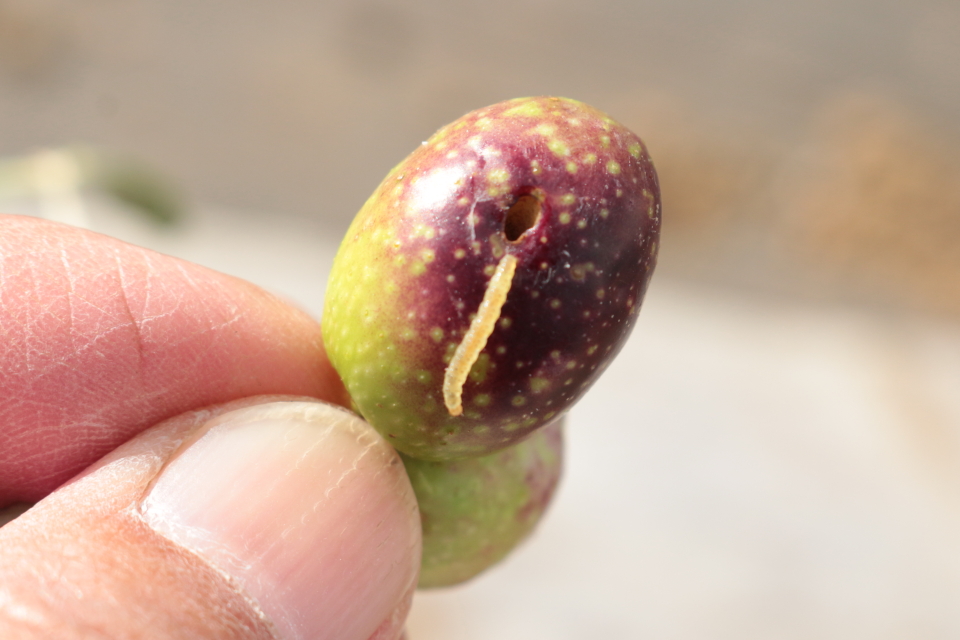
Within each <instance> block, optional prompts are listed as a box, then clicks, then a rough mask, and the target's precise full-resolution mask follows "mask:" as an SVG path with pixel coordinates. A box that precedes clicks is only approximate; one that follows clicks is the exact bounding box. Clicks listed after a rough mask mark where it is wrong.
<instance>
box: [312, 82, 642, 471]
mask: <svg viewBox="0 0 960 640" xmlns="http://www.w3.org/2000/svg"><path fill="white" fill-rule="evenodd" d="M659 230H660V189H659V184H658V181H657V175H656V172H655V170H654V168H653V164H652V162H651V160H650V156H649V154H648V153H647V149H646V147H645V145H644V144H643V142H642V141H641V140H640V139H639V138H638V137H637V136H636V135H635V134H633V133H632V132H630V131H629V130H627V129H626V128H625V127H623V126H622V125H620V124H618V123H617V122H615V121H614V120H612V119H611V118H609V117H608V116H606V115H605V114H603V113H601V112H600V111H597V110H596V109H594V108H592V107H589V106H587V105H585V104H583V103H581V102H577V101H575V100H569V99H565V98H555V97H536V98H520V99H516V100H510V101H507V102H503V103H499V104H496V105H493V106H490V107H487V108H484V109H480V110H477V111H474V112H472V113H469V114H467V115H465V116H463V117H462V118H460V119H459V120H457V121H455V122H453V123H451V124H450V125H447V126H445V127H443V128H442V129H440V130H439V131H437V133H435V134H434V135H433V136H432V137H431V138H430V139H429V140H427V141H426V142H424V143H423V144H422V145H421V146H420V147H419V148H418V149H416V150H415V151H414V152H413V153H412V154H411V155H410V156H408V157H407V158H406V159H405V160H404V161H403V162H401V163H400V164H399V165H397V166H396V167H395V168H394V169H393V170H391V171H390V173H389V174H388V175H387V177H386V178H385V179H384V180H383V182H382V183H381V184H380V186H379V187H377V189H376V191H374V193H373V195H372V196H371V197H370V198H369V199H368V200H367V202H366V204H364V205H363V207H362V209H361V210H360V212H359V213H358V214H357V216H356V218H355V219H354V221H353V223H352V225H351V226H350V229H349V231H348V232H347V235H346V237H345V238H344V240H343V242H342V244H341V246H340V250H339V252H338V254H337V257H336V259H335V261H334V265H333V269H332V272H331V275H330V280H329V283H328V288H327V294H326V304H325V308H324V313H323V318H322V325H323V338H324V342H325V345H326V347H327V350H328V353H329V355H330V359H331V362H332V363H333V365H334V366H335V368H336V369H337V371H338V372H339V374H340V376H341V377H342V379H343V382H344V384H345V385H346V388H347V390H348V392H349V393H350V396H351V398H352V401H353V403H354V408H355V409H356V410H357V411H358V412H359V413H360V414H361V415H362V416H363V417H364V418H365V419H366V420H368V421H369V422H370V423H371V424H372V425H373V426H374V427H375V428H376V429H377V430H379V431H380V432H381V433H382V434H383V435H384V436H385V437H386V438H387V439H388V441H389V442H390V443H391V444H393V445H394V446H395V447H396V448H397V449H398V450H399V451H401V452H402V453H404V454H407V455H409V456H413V457H416V458H421V459H425V460H452V459H457V458H464V457H471V456H481V455H486V454H489V453H491V452H493V451H496V450H498V449H501V448H504V447H507V446H509V445H510V444H512V443H515V442H518V441H520V440H522V439H523V438H525V437H526V436H527V435H529V434H530V433H532V432H533V431H534V430H536V429H538V428H539V427H542V426H543V425H545V424H547V423H549V422H551V421H552V420H554V419H555V418H557V417H559V416H561V415H562V414H563V413H564V412H565V411H566V410H567V409H568V408H569V407H570V406H571V405H572V404H573V403H574V402H576V400H577V399H578V398H580V397H581V396H582V395H583V393H584V392H585V391H586V390H587V389H588V388H589V387H590V385H591V384H593V382H594V381H595V380H596V379H597V377H598V376H599V375H600V373H601V372H602V371H603V370H604V369H605V368H606V366H607V365H608V364H609V362H610V361H611V359H612V358H613V357H614V355H615V354H616V353H617V352H618V351H619V350H620V349H621V347H622V346H623V343H624V342H625V340H626V338H627V336H628V335H629V333H630V331H631V329H632V328H633V326H634V324H635V322H636V319H637V314H638V312H639V310H640V303H641V301H642V299H643V296H644V293H645V292H646V290H647V286H648V283H649V281H650V277H651V275H652V272H653V269H654V265H655V262H656V255H657V248H658V241H659V232H660V231H659ZM508 260H509V261H512V263H511V264H512V265H514V267H513V268H514V270H513V271H512V272H510V273H509V274H508V275H504V272H503V265H504V264H505V263H506V262H507V261H508ZM495 274H499V275H495ZM501 276H503V280H504V281H505V283H506V284H505V285H504V284H503V283H502V282H501V283H500V285H498V286H499V287H501V288H502V287H506V290H505V301H504V302H503V303H502V306H501V307H498V308H495V309H494V311H493V312H492V315H491V316H490V317H489V318H487V315H488V314H487V313H480V316H481V318H487V319H488V320H490V323H492V324H491V325H490V327H488V329H489V330H490V331H491V332H490V333H489V336H488V337H487V338H486V340H485V341H484V340H480V341H479V343H478V344H479V347H478V349H479V351H478V352H477V353H473V358H468V359H467V360H466V365H465V368H464V370H463V374H464V375H463V377H464V378H465V380H464V381H463V384H462V388H460V389H459V390H457V393H458V395H457V399H458V400H459V401H460V402H461V406H462V409H460V411H461V413H459V415H457V414H455V412H454V410H453V409H452V408H451V405H450V404H449V401H448V400H447V395H448V394H447V391H448V385H447V381H448V378H450V372H449V371H448V365H450V363H451V360H452V359H455V357H457V354H458V350H459V349H462V347H461V343H466V342H467V340H466V339H465V336H467V335H468V334H469V333H470V332H471V325H472V322H473V321H474V318H475V317H476V315H477V314H478V312H480V310H481V303H482V302H484V300H485V296H486V295H487V294H488V288H489V289H494V288H496V287H495V286H494V285H493V284H491V283H492V281H494V280H495V279H496V278H499V277H501ZM501 293H502V291H501ZM481 347H482V348H481ZM467 370H468V371H469V374H467Z"/></svg>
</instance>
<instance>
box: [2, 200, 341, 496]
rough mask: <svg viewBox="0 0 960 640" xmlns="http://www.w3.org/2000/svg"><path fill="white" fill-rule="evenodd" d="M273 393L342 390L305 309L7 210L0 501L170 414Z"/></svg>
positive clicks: (52, 481)
mask: <svg viewBox="0 0 960 640" xmlns="http://www.w3.org/2000/svg"><path fill="white" fill-rule="evenodd" d="M270 393H282V394H294V395H308V396H312V397H317V398H322V399H327V400H330V401H333V402H338V403H343V402H345V392H344V391H343V387H342V385H341V384H340V382H339V379H338V378H337V376H336V373H335V372H334V371H333V368H332V367H331V366H330V364H329V361H328V360H327V358H326V354H325V352H324V350H323V346H322V344H321V340H320V331H319V326H318V324H317V323H316V322H315V321H314V320H312V319H310V318H309V317H308V316H307V315H306V314H304V313H302V312H300V311H299V310H297V309H294V308H292V307H290V306H289V305H286V304H284V303H282V302H280V301H279V300H277V299H276V298H274V297H273V296H271V295H270V294H268V293H266V292H264V291H262V290H261V289H259V288H257V287H255V286H254V285H251V284H249V283H246V282H243V281H241V280H238V279H236V278H232V277H230V276H226V275H223V274H220V273H216V272H214V271H211V270H209V269H205V268H203V267H199V266H197V265H193V264H190V263H187V262H184V261H182V260H177V259H175V258H171V257H169V256H164V255H160V254H157V253H154V252H151V251H147V250H145V249H141V248H138V247H134V246H131V245H128V244H125V243H123V242H120V241H118V240H114V239H112V238H108V237H105V236H101V235H98V234H94V233H91V232H87V231H83V230H80V229H75V228H72V227H67V226H63V225H57V224H54V223H50V222H45V221H42V220H37V219H34V218H22V217H15V216H0V507H2V506H3V505H4V504H8V503H11V502H15V501H18V500H19V501H35V500H37V499H39V498H40V497H42V496H43V495H45V494H46V493H48V492H50V491H51V490H53V489H54V488H55V487H56V486H58V485H59V484H60V483H62V482H64V481H65V480H66V479H67V478H70V477H71V476H73V475H74V474H75V473H77V472H78V471H79V470H80V469H83V468H84V467H86V466H87V465H88V464H90V463H92V462H93V461H94V460H96V459H98V458H100V457H101V456H102V455H104V454H105V453H106V452H108V451H110V450H111V449H113V448H114V447H116V446H117V445H119V444H120V443H122V442H125V441H126V440H128V439H129V438H130V437H131V436H133V435H134V434H136V433H139V432H140V431H142V430H143V429H145V428H146V427H148V426H150V425H153V424H156V423H157V422H159V421H161V420H163V419H165V418H168V417H170V416H173V415H178V414H180V413H182V412H184V411H188V410H190V409H195V408H198V407H203V406H208V405H211V404H216V403H220V402H225V401H229V400H233V399H236V398H242V397H247V396H252V395H258V394H270Z"/></svg>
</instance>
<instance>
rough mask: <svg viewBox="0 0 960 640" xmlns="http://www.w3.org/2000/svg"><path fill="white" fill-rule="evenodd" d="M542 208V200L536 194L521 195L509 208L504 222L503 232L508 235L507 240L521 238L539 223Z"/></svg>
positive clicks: (513, 240) (512, 240)
mask: <svg viewBox="0 0 960 640" xmlns="http://www.w3.org/2000/svg"><path fill="white" fill-rule="evenodd" d="M541 210H542V207H541V205H540V200H538V199H537V198H536V196H532V195H525V196H520V197H519V198H518V199H517V201H516V202H514V203H513V206H512V207H510V208H509V209H507V218H506V220H504V222H503V234H504V235H505V236H507V240H509V241H510V242H517V241H518V240H520V236H522V235H523V234H524V233H525V232H527V231H528V230H530V229H532V228H533V226H534V225H535V224H537V220H539V219H540V212H541Z"/></svg>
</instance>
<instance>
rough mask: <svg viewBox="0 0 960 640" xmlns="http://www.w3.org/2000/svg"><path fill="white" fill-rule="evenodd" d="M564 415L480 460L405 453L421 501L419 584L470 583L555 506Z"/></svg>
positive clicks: (430, 585) (437, 585) (405, 459)
mask: <svg viewBox="0 0 960 640" xmlns="http://www.w3.org/2000/svg"><path fill="white" fill-rule="evenodd" d="M562 422H563V418H560V419H559V420H557V421H556V422H554V423H552V424H549V425H547V426H545V427H543V428H542V429H540V430H539V431H537V432H536V433H534V434H533V435H532V436H530V437H529V438H527V439H526V440H524V441H523V442H520V443H517V444H515V445H512V446H510V447H508V448H506V449H503V450H501V451H497V452H496V453H492V454H490V455H487V456H481V457H479V458H469V459H465V460H452V461H448V462H428V461H425V460H417V459H415V458H410V457H407V456H401V457H402V458H403V463H404V465H406V468H407V474H408V475H409V476H410V482H411V484H412V485H413V490H414V492H415V493H416V495H417V503H418V504H419V505H420V519H421V522H422V523H423V558H422V560H421V565H420V583H419V586H420V587H444V586H448V585H452V584H457V583H460V582H463V581H464V580H468V579H470V578H472V577H474V576H475V575H477V574H478V573H480V572H481V571H483V570H484V569H486V568H488V567H490V566H491V565H493V564H495V563H496V562H498V561H499V560H501V559H502V558H503V557H504V556H506V555H507V553H509V552H510V551H511V550H512V549H513V548H514V547H515V546H516V545H517V544H519V543H520V542H521V541H522V540H523V539H524V538H526V537H527V535H529V533H530V532H531V531H532V530H533V528H534V527H535V526H536V524H537V523H538V522H539V520H540V517H541V516H542V515H543V512H544V510H545V509H546V508H547V505H548V504H549V503H550V498H551V497H552V496H553V493H554V490H555V489H556V486H557V482H558V481H559V479H560V471H561V466H562V457H563V426H562V424H561V423H562Z"/></svg>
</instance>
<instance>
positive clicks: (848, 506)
mask: <svg viewBox="0 0 960 640" xmlns="http://www.w3.org/2000/svg"><path fill="white" fill-rule="evenodd" d="M537 94H555V95H565V96H568V97H573V98H577V99H580V100H583V101H585V102H588V103H590V104H593V105H594V106H596V107H598V108H600V109H602V110H604V111H606V112H608V113H609V114H610V115H612V116H613V117H614V118H616V119H618V120H620V121H622V122H623V123H624V124H626V125H627V126H629V127H630V128H632V129H633V130H635V131H636V132H637V133H638V134H639V135H640V136H641V137H642V138H644V140H645V141H646V142H647V143H648V146H649V148H650V151H651V154H652V156H653V159H654V162H655V164H656V166H657V169H658V172H659V175H660V180H661V186H662V189H663V202H664V212H665V213H664V229H663V240H662V250H661V256H660V265H659V267H658V273H657V276H656V277H655V278H654V283H653V286H652V287H651V290H650V293H649V294H648V298H647V301H646V303H645V305H644V309H643V312H642V313H641V320H640V323H639V325H638V329H637V330H636V331H635V333H634V335H633V337H632V338H631V340H630V342H629V343H628V345H627V347H626V349H625V351H624V353H623V354H622V355H621V357H620V358H619V359H618V360H617V362H616V363H615V364H614V365H613V367H612V368H611V369H610V370H609V372H608V373H607V375H606V376H605V377H604V379H603V380H602V381H601V382H600V383H598V385H597V386H596V387H595V389H594V390H592V391H591V392H590V394H589V395H588V396H587V397H586V398H585V399H584V401H583V402H582V403H581V404H580V405H578V407H577V408H576V409H574V411H573V414H572V419H571V424H570V428H569V432H568V435H569V439H568V441H569V457H568V467H567V469H568V470H567V473H566V477H565V480H564V483H563V486H562V488H561V492H560V495H559V497H558V499H557V502H556V504H555V505H554V507H553V508H552V510H551V512H550V513H549V514H548V516H547V518H546V520H545V521H544V523H543V525H542V526H541V527H540V529H539V530H538V532H537V533H536V535H535V536H534V539H533V540H532V541H531V542H530V543H529V544H526V545H525V546H524V547H523V548H522V549H521V550H519V551H518V552H517V553H516V554H515V555H514V556H513V557H512V558H510V559H509V560H508V561H507V562H506V563H505V564H503V565H502V566H500V567H497V568H495V569H493V570H491V571H490V572H488V573H487V574H485V575H483V576H482V577H480V578H478V579H477V580H475V581H473V582H471V583H468V584H467V585H464V586H462V587H458V588H455V589H450V590H446V591H437V592H429V593H422V594H420V595H419V596H418V600H417V602H416V604H415V607H414V611H413V613H412V616H411V620H410V625H409V630H410V634H411V638H412V640H435V639H436V640H439V639H440V638H457V639H462V640H474V639H478V640H479V639H481V638H484V639H486V638H497V639H498V640H510V639H513V638H524V639H526V640H535V639H539V638H544V639H546V638H551V639H560V640H566V639H569V640H574V639H577V640H579V639H581V638H583V639H586V638H590V639H593V638H640V637H644V638H671V639H686V638H691V639H692V638H731V639H732V638H737V639H738V640H743V639H751V638H757V639H760V638H783V639H793V638H811V637H816V638H846V639H849V638H871V639H872V638H877V639H880V638H882V639H894V638H911V639H940V638H944V639H946V638H951V639H955V638H957V637H960V393H958V391H957V389H958V386H960V385H958V383H960V4H958V3H957V2H956V1H955V0H942V1H938V0H915V1H914V2H911V3H905V2H895V1H893V0H874V1H870V0H832V1H830V2H825V1H820V0H814V1H811V2H805V3H795V2H784V1H783V0H780V1H777V2H761V1H760V0H726V1H724V2H718V1H709V0H672V1H669V2H667V1H665V0H631V1H630V2H626V1H620V2H617V1H613V0H592V1H591V2H590V3H587V2H575V1H573V0H554V1H551V0H510V1H509V2H508V1H506V0H487V1H486V2H483V3H456V2H439V1H436V0H418V1H415V2H407V3H400V2H391V1H388V0H379V1H374V2H371V1H367V0H359V1H356V0H355V1H352V2H350V1H347V0H328V1H326V2H305V1H297V0H279V1H277V2H269V3H268V2H246V3H232V2H226V1H223V0H208V1H206V2H202V3H200V2H194V1H189V2H188V1H186V0H142V1H140V2H123V1H121V0H87V1H86V2H83V3H79V2H72V1H70V0H0V210H3V211H5V212H8V213H20V214H26V215H46V216H48V217H57V216H58V215H60V216H61V217H63V218H64V219H66V220H67V221H68V222H74V223H81V224H84V225H86V226H89V227H90V228H92V229H94V230H96V231H101V232H103V233H108V234H110V235H114V236H117V237H120V238H123V239H125V240H129V241H131V242H135V243H138V244H142V245H145V246H149V247H152V248H155V249H157V250H160V251H163V252H165V253H170V254H174V255H178V256H181V257H184V258H187V259H190V260H193V261H196V262H200V263H202V264H206V265H208V266H211V267H214V268H217V269H219V270H222V271H227V272H229V273H233V274H235V275H238V276H241V277H244V278H247V279H250V280H252V281H254V282H257V283H258V284H261V285H262V286H264V287H267V288H268V289H271V290H273V291H275V292H277V293H278V294H280V295H283V296H285V297H287V298H289V299H290V300H292V301H294V302H295V303H297V304H299V305H301V306H302V307H304V308H306V309H308V310H309V311H310V312H311V313H313V314H314V315H317V316H319V314H320V310H321V308H322V300H323V289H324V283H325V277H326V272H327V271H328V270H329V264H330V261H331V260H332V256H333V252H334V251H335V250H336V246H337V244H338V243H339V239H340V237H341V236H342V234H343V232H344V231H345V230H346V227H347V225H348V224H349V221H350V220H351V218H352V217H353V215H354V213H355V212H356V210H357V209H358V208H359V206H360V205H361V204H362V203H363V201H364V200H365V199H366V197H367V196H368V195H369V194H370V193H371V192H372V190H373V189H374V188H375V187H376V185H377V184H378V182H379V181H380V179H381V178H382V177H383V176H384V175H385V174H386V172H387V171H388V170H389V169H390V168H391V167H392V166H393V165H395V164H396V163H397V162H398V161H399V160H400V159H402V158H403V157H404V156H405V155H406V154H407V153H409V152H410V151H411V150H412V149H414V148H415V147H416V146H417V145H418V144H419V143H420V141H421V140H424V139H426V138H427V137H428V136H429V135H430V134H431V133H432V132H433V131H434V130H436V129H437V128H439V127H440V126H442V125H443V124H445V123H447V122H449V121H451V120H453V119H455V118H457V117H459V116H460V115H462V114H463V113H465V112H467V111H470V110H472V109H475V108H478V107H481V106H485V105H487V104H490V103H493V102H497V101H499V100H503V99H507V98H511V97H517V96H523V95H537ZM50 149H58V150H64V149H67V150H68V151H58V152H53V153H52V155H51V152H50V151H49V150H50ZM43 150H47V151H46V152H44V151H43ZM77 150H79V151H77ZM70 154H75V155H76V154H80V155H82V156H83V157H85V158H88V157H97V158H101V157H103V158H106V157H109V158H111V160H110V161H109V162H108V163H107V164H110V163H113V165H111V166H114V168H115V169H116V171H99V173H97V172H94V173H97V175H99V176H101V177H103V176H104V175H110V176H113V177H116V176H117V175H118V172H119V175H121V177H123V180H119V181H118V180H112V181H111V180H106V179H102V180H100V181H99V182H97V181H95V180H94V181H90V182H89V185H90V186H91V188H83V189H81V190H80V191H76V190H75V189H74V190H72V191H71V190H70V189H68V190H67V191H69V193H67V196H69V197H66V196H64V195H63V193H64V192H63V190H62V189H61V191H59V192H58V191H57V188H58V187H57V185H56V184H55V185H54V187H53V188H52V191H53V192H55V193H54V196H55V197H54V198H53V204H54V205H57V206H53V207H52V206H51V196H50V193H51V188H50V187H49V185H48V188H47V189H46V191H45V192H44V193H46V195H45V196H44V195H43V194H42V193H41V194H40V195H39V196H38V192H37V189H34V188H33V187H35V186H36V185H33V186H31V185H32V183H31V178H30V176H31V175H33V174H31V173H30V169H29V167H35V166H39V165H37V163H40V165H42V166H45V167H47V168H48V169H49V168H50V167H51V166H52V167H53V171H54V174H56V175H60V176H61V178H63V179H62V180H61V181H60V182H59V183H57V184H60V186H62V185H63V184H68V186H70V185H73V186H77V185H79V186H80V187H84V185H86V184H88V183H87V182H83V180H79V181H78V180H77V179H75V178H76V176H73V177H72V178H71V176H70V175H67V176H66V177H65V178H64V177H63V162H59V161H58V158H59V159H60V160H63V158H64V157H68V156H69V157H74V156H73V155H70ZM84 154H86V155H84ZM51 162H52V163H53V164H51ZM58 162H59V164H58ZM31 163H33V164H31ZM44 163H45V164H44ZM93 164H97V163H96V162H94V163H93ZM81 165H82V166H88V165H89V163H87V164H83V163H80V164H77V163H74V164H70V163H67V167H68V169H67V174H69V173H70V171H69V167H70V166H81ZM101 165H103V166H106V165H104V163H103V162H101V163H100V164H97V166H101ZM24 167H27V168H26V169H24ZM57 167H60V170H61V171H60V174H57V173H56V171H57ZM48 173H49V172H48ZM45 175H46V174H45ZM24 176H27V177H24ZM54 182H56V181H54ZM118 184H119V185H120V186H117V185H118ZM131 184H132V185H133V187H132V188H131ZM94 187H96V188H94ZM71 188H72V187H71ZM40 191H41V192H43V189H40ZM57 193H59V195H57ZM131 193H132V194H133V195H131ZM71 194H72V195H71ZM110 194H113V195H120V196H121V197H120V198H119V199H117V198H111V197H108V196H109V195H110ZM125 194H126V197H124V195H125ZM73 196H76V197H73ZM65 197H66V199H64V198H65ZM58 198H59V199H58ZM71 198H72V199H71ZM177 203H184V205H185V206H184V208H183V209H182V211H180V209H179V207H178V206H177ZM138 211H140V212H142V211H146V212H148V213H150V214H151V215H149V216H143V215H138ZM178 211H179V213H178ZM58 212H59V213H58ZM64 212H66V213H64Z"/></svg>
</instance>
